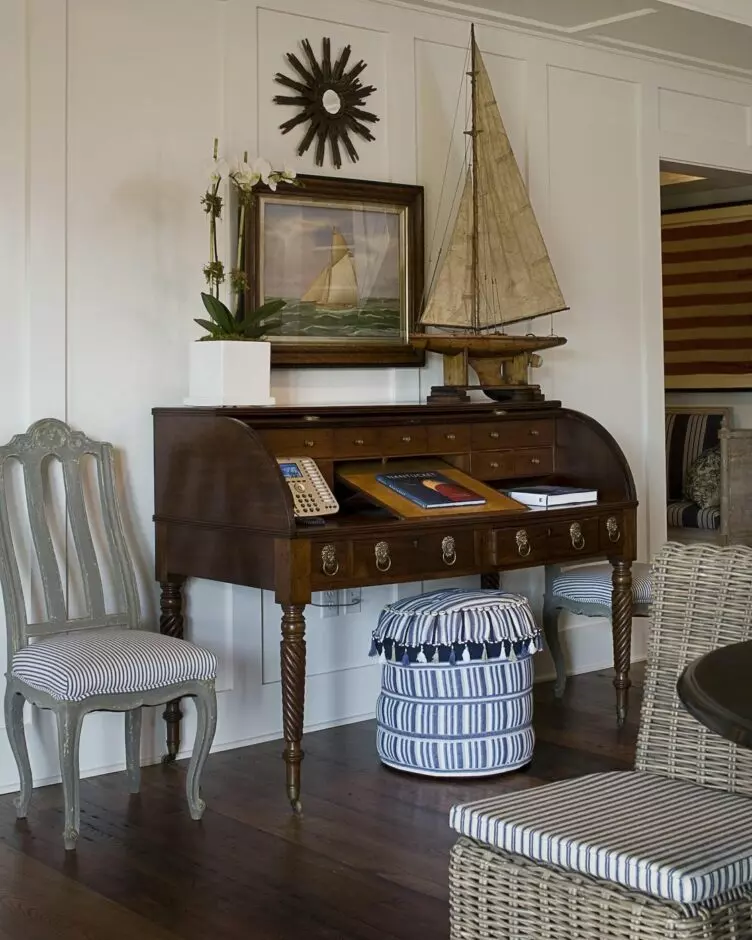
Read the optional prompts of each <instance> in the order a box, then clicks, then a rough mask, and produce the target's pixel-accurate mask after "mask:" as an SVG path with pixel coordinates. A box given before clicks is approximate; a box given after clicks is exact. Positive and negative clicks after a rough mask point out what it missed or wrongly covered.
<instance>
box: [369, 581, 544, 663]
mask: <svg viewBox="0 0 752 940" xmlns="http://www.w3.org/2000/svg"><path fill="white" fill-rule="evenodd" d="M541 645H542V644H541V643H540V630H539V628H538V625H537V624H536V622H535V618H534V617H533V612H532V610H531V609H530V603H529V601H528V599H527V598H526V597H524V596H523V595H522V594H511V593H508V592H506V591H468V590H464V589H462V588H450V589H447V590H442V591H430V592H429V593H427V594H419V595H417V596H415V597H406V598H403V599H402V600H399V601H396V602H395V603H393V604H387V605H386V607H384V609H383V610H382V612H381V614H380V616H379V622H378V624H377V626H376V629H375V630H374V631H373V642H372V646H371V654H372V655H378V654H382V653H383V654H384V656H385V658H386V659H387V660H389V661H393V662H402V663H403V664H404V665H406V666H407V665H409V664H410V663H412V662H419V663H425V662H436V663H439V662H442V663H450V664H454V663H455V662H456V661H461V660H465V661H467V660H481V659H482V660H485V659H499V658H502V659H507V658H510V657H511V658H515V657H517V656H521V655H527V654H528V653H534V652H536V651H537V650H538V649H540V648H541Z"/></svg>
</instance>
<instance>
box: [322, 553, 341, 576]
mask: <svg viewBox="0 0 752 940" xmlns="http://www.w3.org/2000/svg"><path fill="white" fill-rule="evenodd" d="M321 570H322V571H323V572H324V574H325V575H327V577H329V578H333V577H334V575H335V574H336V573H337V572H338V571H339V562H338V561H337V549H336V548H335V547H334V545H325V546H324V547H323V548H322V549H321Z"/></svg>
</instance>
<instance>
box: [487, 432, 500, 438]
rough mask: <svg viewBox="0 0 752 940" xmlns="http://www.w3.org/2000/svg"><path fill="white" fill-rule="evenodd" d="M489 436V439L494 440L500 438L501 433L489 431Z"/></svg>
mask: <svg viewBox="0 0 752 940" xmlns="http://www.w3.org/2000/svg"><path fill="white" fill-rule="evenodd" d="M488 436H489V437H493V438H494V439H496V438H497V437H498V436H499V432H498V431H489V432H488Z"/></svg>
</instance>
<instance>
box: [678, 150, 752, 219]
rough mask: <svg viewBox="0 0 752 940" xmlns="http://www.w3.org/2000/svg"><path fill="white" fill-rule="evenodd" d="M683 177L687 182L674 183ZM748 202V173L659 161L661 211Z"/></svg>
mask: <svg viewBox="0 0 752 940" xmlns="http://www.w3.org/2000/svg"><path fill="white" fill-rule="evenodd" d="M682 177H684V178H686V181H684V182H676V180H679V179H681V178H682ZM693 177H694V178H693ZM749 201H752V174H750V173H739V172H737V171H736V170H722V169H719V168H717V167H708V166H697V165H695V164H691V163H670V162H669V161H667V160H661V208H662V209H664V210H671V209H689V208H693V207H698V208H699V207H700V206H710V205H724V204H726V203H734V202H749Z"/></svg>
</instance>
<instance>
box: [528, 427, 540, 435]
mask: <svg viewBox="0 0 752 940" xmlns="http://www.w3.org/2000/svg"><path fill="white" fill-rule="evenodd" d="M530 434H531V436H532V437H538V435H539V434H540V431H539V430H538V429H537V428H530Z"/></svg>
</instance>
